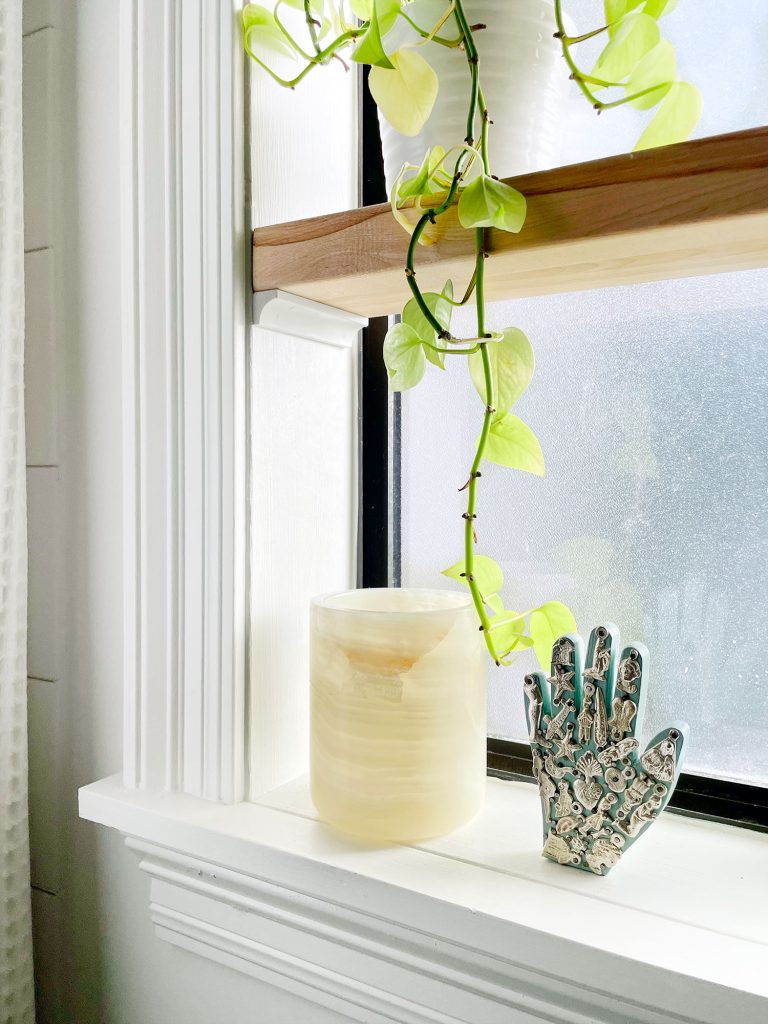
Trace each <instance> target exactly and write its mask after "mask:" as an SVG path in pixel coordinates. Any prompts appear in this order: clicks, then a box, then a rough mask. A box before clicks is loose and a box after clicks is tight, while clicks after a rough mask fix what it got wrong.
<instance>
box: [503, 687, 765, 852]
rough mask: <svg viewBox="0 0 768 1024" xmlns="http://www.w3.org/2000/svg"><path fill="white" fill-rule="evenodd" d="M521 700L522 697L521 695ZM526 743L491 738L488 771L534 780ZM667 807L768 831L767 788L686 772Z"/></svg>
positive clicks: (680, 811)
mask: <svg viewBox="0 0 768 1024" xmlns="http://www.w3.org/2000/svg"><path fill="white" fill-rule="evenodd" d="M521 700H522V697H521ZM532 764H533V761H532V758H531V748H530V746H529V745H528V744H527V743H516V742H514V741H513V740H503V739H496V738H494V737H493V736H489V737H488V774H489V775H491V776H493V777H494V778H496V779H516V780H517V781H521V782H531V783H532V782H533V781H534V779H533V774H532ZM668 810H670V811H673V812H674V813H676V814H685V815H688V816H690V817H696V818H707V819H709V820H710V821H720V822H723V823H724V824H726V825H739V826H740V827H741V828H750V829H754V830H755V831H756V832H768V788H764V787H763V786H752V785H749V784H747V783H743V782H732V781H730V780H728V779H715V778H710V777H709V776H707V775H692V774H689V773H688V772H683V773H681V775H680V780H679V782H678V784H677V788H676V789H675V791H674V793H673V794H672V798H671V800H670V801H669V804H668Z"/></svg>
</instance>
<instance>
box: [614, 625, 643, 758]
mask: <svg viewBox="0 0 768 1024" xmlns="http://www.w3.org/2000/svg"><path fill="white" fill-rule="evenodd" d="M647 659H648V652H647V651H646V649H645V647H643V645H642V644H637V643H635V644H630V645H629V646H627V647H625V648H624V650H623V651H622V652H621V658H620V659H619V664H618V670H617V673H616V685H615V687H614V691H613V699H612V701H611V713H610V719H609V720H608V731H609V738H610V741H611V742H612V743H617V742H618V741H619V740H623V739H624V737H625V736H637V735H638V734H639V733H640V731H641V728H642V720H643V711H644V708H645V687H644V685H643V668H644V666H645V664H646V661H647Z"/></svg>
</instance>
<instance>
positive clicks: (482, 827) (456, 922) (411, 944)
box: [80, 777, 768, 1024]
mask: <svg viewBox="0 0 768 1024" xmlns="http://www.w3.org/2000/svg"><path fill="white" fill-rule="evenodd" d="M80 810H81V814H82V816H83V817H85V818H88V819H90V820H92V821H96V822H99V823H101V824H103V825H108V826H111V827H113V828H117V829H119V830H120V831H121V832H123V833H124V834H125V835H126V837H127V842H128V845H129V846H131V847H132V848H134V849H135V850H137V852H138V853H139V854H140V855H141V857H142V861H141V867H142V868H143V869H144V870H145V871H146V872H147V873H148V875H149V876H150V878H151V890H150V899H151V912H152V916H153V920H154V922H155V926H156V929H157V933H158V935H159V936H160V937H161V938H163V939H166V940H167V941H170V942H172V943H174V944H176V945H178V946H181V947H183V948H185V949H188V950H191V951H194V952H196V953H198V954H201V955H204V956H207V957H210V958H212V959H214V960H217V961H219V962H222V963H226V964H228V965H230V966H232V967H233V968H235V969H237V970H240V971H243V972H245V973H248V974H251V975H254V976H258V977H263V978H265V979H267V980H269V981H271V982H273V983H275V984H279V985H281V986H283V987H285V988H287V989H289V990H291V991H295V992H299V993H301V994H302V995H304V996H306V997H308V998H310V999H313V1000H315V1001H316V1002H320V1003H322V1004H324V1005H327V1006H330V1007H334V1008H336V1009H337V1010H339V1011H340V1012H342V1013H345V1014H347V1015H349V1016H350V1017H351V1018H352V1019H353V1020H358V1021H375V1022H379V1021H381V1022H384V1021H397V1022H415V1024H426V1022H436V1021H439V1022H444V1024H457V1022H466V1024H497V1022H498V1024H528V1022H531V1024H532V1022H534V1021H554V1022H563V1024H565V1022H567V1024H598V1022H605V1024H608V1022H611V1024H634V1022H644V1024H651V1022H652V1024H661V1022H665V1024H666V1022H687V1024H693V1022H698V1024H722V1022H724V1021H726V1020H737V1019H738V1020H739V1024H764V1022H765V1021H766V1020H767V1019H768V971H766V967H767V966H768V926H767V922H768V886H767V885H766V880H765V878H766V865H768V836H764V835H760V834H757V833H754V832H749V831H746V830H741V829H735V828H730V827H728V826H724V825H719V824H713V823H710V822H705V821H700V820H694V819H688V818H682V817H679V816H675V815H670V814H666V815H664V816H663V817H662V819H661V820H660V821H659V822H658V823H657V824H656V825H654V827H653V828H652V829H651V830H650V831H649V833H648V834H647V835H646V836H645V837H644V838H643V841H642V842H641V843H638V844H637V846H636V847H635V848H633V850H632V852H631V855H630V856H628V857H627V858H626V859H625V860H624V861H622V863H621V864H620V865H619V867H618V868H617V869H616V871H614V872H613V873H612V874H611V875H610V876H608V877H606V878H598V877H596V876H591V875H589V874H587V873H584V872H580V871H573V870H570V869H567V868H562V867H560V866H558V865H556V864H553V863H550V862H548V861H545V860H544V859H543V858H542V857H541V856H540V855H539V842H538V836H539V801H538V796H537V794H536V791H535V789H534V788H533V787H532V786H528V785H525V784H523V783H514V782H500V781H498V780H493V779H491V780H489V782H488V799H487V804H486V808H485V810H484V811H483V812H482V813H481V814H480V815H479V816H478V818H477V819H475V821H474V822H472V823H471V824H470V825H468V826H467V827H465V828H464V829H461V830H460V831H458V832H456V833H454V834H453V835H450V836H446V837H444V838H442V839H439V840H434V841H431V842H429V843H423V844H419V845H418V846H414V847H400V846H372V845H368V844H365V843H361V842H359V841H357V840H353V839H348V838H345V837H343V836H340V835H338V834H335V833H333V832H332V831H331V830H330V829H328V828H327V827H326V826H325V825H323V824H322V823H321V822H319V821H318V820H317V819H316V816H315V812H314V810H313V808H312V805H311V803H310V801H309V797H308V793H307V787H306V782H305V780H303V779H300V780H297V781H296V782H293V783H290V784H288V785H287V786H283V787H281V788H280V789H277V790H275V791H273V792H272V793H269V794H267V795H266V796H265V797H263V798H262V799H261V800H260V801H259V802H258V803H240V804H234V805H229V806H225V805H221V804H215V803H210V802H207V801H204V800H200V799H197V798H195V797H190V796H186V795H181V794H162V795H157V794H152V793H149V792H146V791H138V790H127V789H125V788H124V787H123V785H122V782H121V780H120V778H119V777H115V778H110V779H105V780H102V781H101V782H97V783H94V784H93V785H91V786H87V787H85V788H84V789H83V790H81V793H80Z"/></svg>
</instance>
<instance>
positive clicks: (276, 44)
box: [240, 4, 296, 57]
mask: <svg viewBox="0 0 768 1024" xmlns="http://www.w3.org/2000/svg"><path fill="white" fill-rule="evenodd" d="M240 23H241V26H242V31H243V45H244V46H245V49H246V50H247V52H248V53H249V54H251V56H259V54H260V53H261V54H262V55H263V54H265V53H277V54H280V55H282V56H287V57H296V49H295V48H294V47H293V46H292V45H291V43H290V42H289V40H288V39H287V37H286V36H284V35H283V33H282V32H281V31H280V29H279V28H278V26H277V22H276V21H275V16H274V14H273V13H272V11H268V10H267V8H266V7H262V6H261V4H246V5H245V7H244V8H243V10H242V12H241V14H240Z"/></svg>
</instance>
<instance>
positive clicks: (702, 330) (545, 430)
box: [400, 271, 768, 785]
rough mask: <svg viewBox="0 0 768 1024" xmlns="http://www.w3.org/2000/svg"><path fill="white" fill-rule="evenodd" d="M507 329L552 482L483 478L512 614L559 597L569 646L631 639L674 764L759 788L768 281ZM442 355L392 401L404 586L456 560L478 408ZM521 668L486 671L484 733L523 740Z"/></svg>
mask: <svg viewBox="0 0 768 1024" xmlns="http://www.w3.org/2000/svg"><path fill="white" fill-rule="evenodd" d="M473 314H474V310H471V309H464V310H460V311H458V316H457V318H456V320H455V321H454V326H455V328H456V333H457V334H461V333H462V332H467V333H472V332H473V330H474V323H473ZM513 324H514V325H516V326H518V327H521V328H522V329H523V330H525V331H526V332H527V333H528V334H529V336H530V338H531V339H532V341H533V343H534V347H535V349H536V356H537V367H536V373H535V376H534V380H533V383H532V384H531V387H530V388H529V390H528V391H527V392H526V394H525V395H524V396H523V398H522V399H521V400H520V402H519V403H518V405H517V407H516V410H515V411H516V412H518V413H519V415H520V416H521V417H522V418H523V419H524V420H526V421H527V422H528V423H530V424H531V426H532V427H533V428H534V430H535V431H536V433H537V434H538V436H539V438H540V440H541V443H542V447H543V449H544V454H545V458H546V463H547V475H546V477H545V478H544V479H543V480H542V479H539V478H536V477H533V476H530V475H528V474H524V473H516V472H513V471H511V470H505V469H503V468H502V467H499V466H494V465H491V464H485V465H484V466H483V477H482V481H481V486H480V488H479V499H478V501H479V504H478V516H479V517H478V522H477V526H478V533H479V537H480V548H479V550H481V551H483V552H485V553H487V554H489V555H491V556H493V557H494V558H496V559H497V560H498V561H499V562H500V563H501V564H502V565H503V567H504V572H505V576H506V579H507V584H506V588H505V593H504V597H505V600H506V604H507V607H510V608H515V609H519V610H522V609H527V608H530V607H532V606H534V605H536V604H537V603H539V602H541V601H542V600H546V599H548V598H560V599H562V600H564V601H566V602H567V603H568V604H569V605H570V606H571V607H572V608H573V610H574V613H575V615H576V619H577V622H578V624H579V629H580V631H581V632H582V633H587V632H588V631H589V630H590V629H591V628H592V627H593V626H595V625H597V624H598V623H600V622H603V621H606V620H610V621H614V622H615V623H616V624H617V625H618V626H619V628H620V630H621V633H622V636H623V637H624V638H625V639H627V640H630V639H637V640H642V641H643V642H644V643H646V644H647V645H648V647H649V648H650V651H651V681H650V685H649V690H648V710H647V715H646V732H647V733H648V734H651V733H653V732H655V731H656V730H658V729H661V728H662V727H664V726H665V725H666V724H668V722H669V721H670V720H672V719H675V718H682V719H685V720H687V721H688V722H689V723H690V725H691V729H692V739H691V745H690V747H689V753H688V760H687V764H688V770H690V771H697V772H702V773H711V774H715V775H719V776H722V777H730V778H735V779H749V780H750V781H753V782H757V783H761V784H766V785H768V700H766V692H768V689H767V688H768V661H766V658H765V654H764V648H765V645H766V640H767V639H768V625H767V624H768V575H767V573H766V570H767V569H768V352H767V351H766V337H767V333H766V332H767V329H768V271H749V272H744V273H739V274H728V275H722V276H718V277H709V278H699V279H688V280H681V281H665V282H660V283H653V284H647V285H638V286H633V287H631V288H613V289H607V290H603V291H592V292H582V293H577V294H568V295H557V296H546V297H538V298H532V299H524V300H516V301H513V302H507V303H499V304H494V305H492V306H491V307H490V318H489V326H490V327H495V328H502V327H505V326H509V325H513ZM447 362H448V364H450V365H449V368H448V369H447V370H446V371H445V373H441V372H440V371H438V370H437V369H435V368H433V367H431V366H430V367H429V369H428V372H427V375H426V377H425V379H424V380H423V381H422V383H421V384H420V385H419V387H418V388H417V389H415V390H414V391H411V392H407V393H405V394H404V395H403V397H402V444H401V450H400V455H401V460H402V484H401V500H402V518H401V530H402V538H401V540H402V584H403V586H432V585H434V584H435V583H436V582H437V581H438V580H439V579H440V577H439V576H437V575H436V574H437V572H438V571H439V570H440V569H441V568H444V567H445V566H447V565H450V564H451V563H453V562H454V561H455V560H456V559H458V558H459V557H461V554H462V548H461V543H462V540H461V538H462V531H461V527H462V525H463V524H462V521H461V513H462V511H463V510H464V507H465V506H464V501H463V499H464V495H461V494H459V493H458V490H457V489H458V488H459V487H460V486H461V485H462V484H463V483H464V481H465V479H466V476H467V469H468V466H469V464H470V461H471V455H472V445H473V441H474V438H475V437H476V435H477V433H478V430H479V426H480V421H481V416H482V409H481V406H480V403H479V400H478V398H477V395H476V393H475V392H474V390H473V389H472V387H471V385H470V384H469V383H468V381H467V379H466V377H465V375H466V367H465V364H464V361H463V360H459V359H456V360H448V361H447ZM444 582H445V581H444ZM533 665H534V659H533V657H532V655H530V653H529V652H527V653H526V654H525V655H524V656H522V657H521V658H520V659H519V660H518V661H517V662H516V663H515V665H514V666H513V667H511V668H506V669H500V670H492V672H491V675H490V697H489V729H490V731H491V733H492V734H493V735H498V736H504V737H508V738H512V739H524V738H525V731H524V727H523V710H522V697H521V679H522V676H523V674H524V672H525V671H527V670H528V669H530V668H532V667H533Z"/></svg>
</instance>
